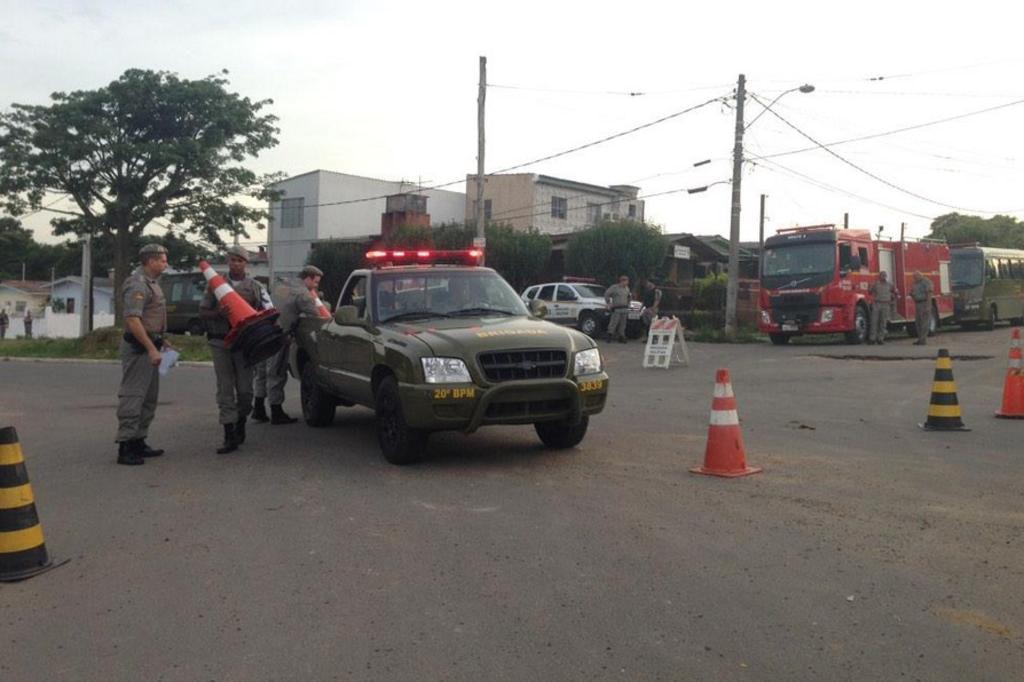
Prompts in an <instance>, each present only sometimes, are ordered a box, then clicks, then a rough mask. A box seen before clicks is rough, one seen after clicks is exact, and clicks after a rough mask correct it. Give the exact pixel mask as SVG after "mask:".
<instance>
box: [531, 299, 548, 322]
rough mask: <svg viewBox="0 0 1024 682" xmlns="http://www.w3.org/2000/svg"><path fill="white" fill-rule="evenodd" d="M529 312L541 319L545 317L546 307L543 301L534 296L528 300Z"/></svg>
mask: <svg viewBox="0 0 1024 682" xmlns="http://www.w3.org/2000/svg"><path fill="white" fill-rule="evenodd" d="M530 314H531V315H533V316H534V317H539V318H542V319H543V318H544V317H547V314H548V307H547V306H546V305H544V301H541V300H539V299H536V298H535V299H533V300H532V301H530Z"/></svg>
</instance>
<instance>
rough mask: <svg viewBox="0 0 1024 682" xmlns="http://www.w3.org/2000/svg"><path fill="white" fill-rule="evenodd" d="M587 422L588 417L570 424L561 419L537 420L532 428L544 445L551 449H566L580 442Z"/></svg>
mask: <svg viewBox="0 0 1024 682" xmlns="http://www.w3.org/2000/svg"><path fill="white" fill-rule="evenodd" d="M589 423H590V418H589V417H582V418H581V419H580V423H579V424H576V425H572V426H571V425H569V424H567V423H566V422H562V421H557V422H537V423H536V424H534V425H533V428H534V429H535V430H536V431H537V435H538V436H540V440H541V442H543V443H544V445H546V446H548V447H549V448H552V449H553V450H566V449H568V448H571V447H575V446H577V445H579V444H580V441H582V440H583V437H584V436H585V435H587V426H588V425H589Z"/></svg>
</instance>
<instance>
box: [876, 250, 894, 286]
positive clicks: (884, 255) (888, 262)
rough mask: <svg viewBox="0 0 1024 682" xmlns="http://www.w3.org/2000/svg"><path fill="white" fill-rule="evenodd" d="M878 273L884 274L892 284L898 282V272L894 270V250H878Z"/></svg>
mask: <svg viewBox="0 0 1024 682" xmlns="http://www.w3.org/2000/svg"><path fill="white" fill-rule="evenodd" d="M878 271H879V272H884V273H885V275H886V277H888V278H889V281H890V282H895V281H896V272H895V270H893V260H892V249H879V250H878Z"/></svg>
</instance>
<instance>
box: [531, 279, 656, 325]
mask: <svg viewBox="0 0 1024 682" xmlns="http://www.w3.org/2000/svg"><path fill="white" fill-rule="evenodd" d="M604 291H605V287H602V286H601V285H599V284H589V283H581V282H548V283H547V284H534V285H533V286H531V287H527V288H526V289H525V290H524V291H523V294H522V299H523V302H524V303H526V304H527V305H529V304H530V302H531V301H534V300H537V301H543V302H544V305H545V306H547V309H548V314H547V317H545V318H544V319H546V320H548V321H550V322H556V323H558V324H565V325H569V326H571V327H576V328H577V329H579V330H580V331H581V332H583V333H584V334H586V335H587V336H590V337H594V336H597V335H598V334H600V333H601V332H602V331H604V330H605V329H606V328H607V327H608V320H609V319H610V317H611V313H610V312H609V311H608V308H607V307H606V306H605V302H604ZM643 309H644V306H643V304H642V303H641V302H640V301H630V302H629V321H628V322H627V323H626V335H627V336H629V337H630V338H637V337H638V336H640V335H642V334H643V320H642V319H641V314H642V313H643Z"/></svg>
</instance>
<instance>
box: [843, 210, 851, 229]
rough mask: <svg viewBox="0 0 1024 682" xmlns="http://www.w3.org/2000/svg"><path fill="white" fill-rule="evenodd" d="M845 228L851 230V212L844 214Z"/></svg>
mask: <svg viewBox="0 0 1024 682" xmlns="http://www.w3.org/2000/svg"><path fill="white" fill-rule="evenodd" d="M843 229H844V230H849V229H850V214H849V213H844V214H843Z"/></svg>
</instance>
